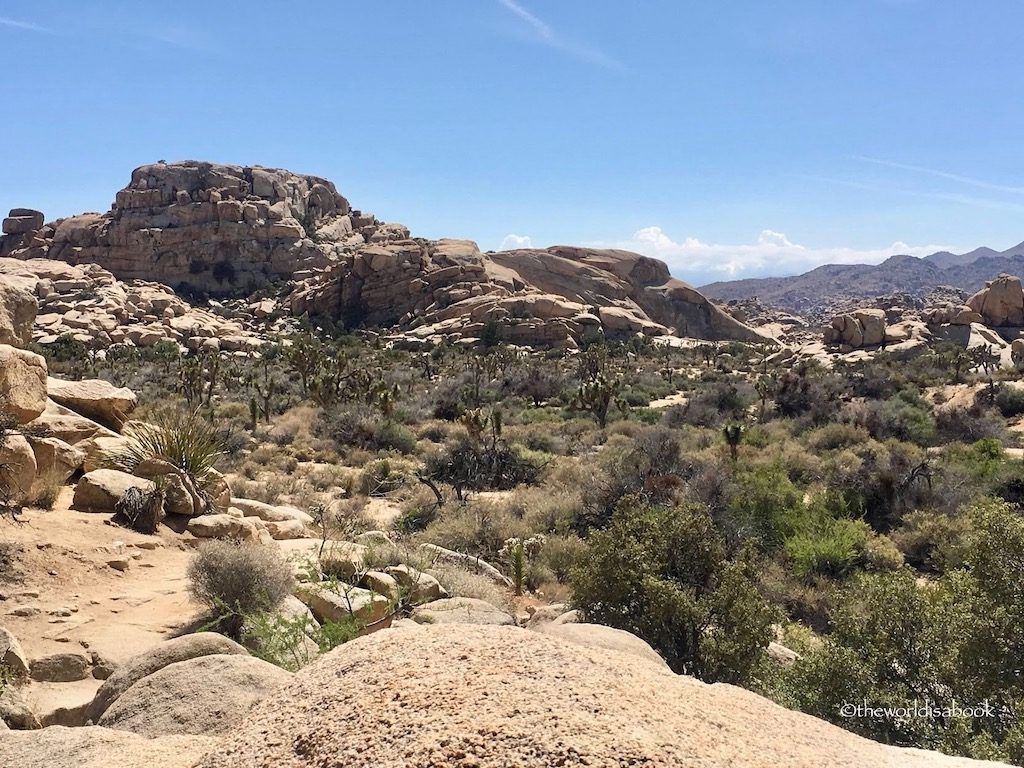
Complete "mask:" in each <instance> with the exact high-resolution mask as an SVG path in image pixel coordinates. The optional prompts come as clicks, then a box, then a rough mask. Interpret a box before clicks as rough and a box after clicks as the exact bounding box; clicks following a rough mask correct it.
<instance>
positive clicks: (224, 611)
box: [187, 540, 294, 638]
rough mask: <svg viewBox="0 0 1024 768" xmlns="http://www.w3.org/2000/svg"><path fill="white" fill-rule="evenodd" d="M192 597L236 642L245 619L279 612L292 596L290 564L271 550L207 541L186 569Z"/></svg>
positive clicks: (222, 630) (267, 547) (215, 623)
mask: <svg viewBox="0 0 1024 768" xmlns="http://www.w3.org/2000/svg"><path fill="white" fill-rule="evenodd" d="M187 574H188V580H189V584H188V589H189V593H190V594H191V595H192V596H193V597H194V598H195V599H196V600H197V601H199V602H200V603H202V604H204V605H205V606H206V607H207V608H209V610H210V612H211V614H212V615H213V617H214V625H213V626H215V627H216V628H217V629H218V631H221V632H224V633H225V634H227V635H229V636H231V637H235V638H238V637H240V636H241V631H242V626H243V623H244V620H245V617H246V616H251V615H255V614H259V613H265V612H268V611H270V610H272V609H273V608H275V607H276V606H277V605H278V604H279V603H280V602H281V601H282V600H284V598H286V597H287V596H288V595H290V594H291V592H292V586H293V582H294V579H293V577H292V567H291V565H290V564H289V563H288V562H287V561H286V560H285V559H284V558H283V557H282V556H281V551H280V550H279V549H278V548H277V547H276V546H273V545H265V544H247V543H241V544H238V543H234V542H228V541H218V540H211V541H207V542H203V543H202V544H201V545H200V546H199V550H198V551H197V552H196V554H195V555H194V556H193V557H192V559H191V560H190V561H189V564H188V571H187Z"/></svg>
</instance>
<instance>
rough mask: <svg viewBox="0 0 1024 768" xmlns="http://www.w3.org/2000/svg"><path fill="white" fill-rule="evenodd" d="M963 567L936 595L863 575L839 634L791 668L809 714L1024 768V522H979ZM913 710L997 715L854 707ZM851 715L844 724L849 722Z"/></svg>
mask: <svg viewBox="0 0 1024 768" xmlns="http://www.w3.org/2000/svg"><path fill="white" fill-rule="evenodd" d="M969 515H970V524H971V529H970V533H969V534H968V535H967V537H966V538H965V540H964V544H965V546H964V550H963V567H962V568H958V569H955V570H952V571H949V572H947V573H946V574H945V575H944V576H943V577H942V578H941V579H939V580H937V581H935V582H932V583H931V584H929V586H928V587H927V588H922V587H920V586H919V585H918V579H917V576H916V574H915V573H914V572H913V571H911V570H910V569H902V570H900V571H898V572H895V573H888V574H865V575H861V576H859V577H857V578H856V579H854V580H853V582H852V583H851V584H850V585H849V586H848V587H847V588H845V589H843V590H841V591H840V593H839V594H838V595H837V597H836V600H835V607H834V610H833V612H832V616H831V618H832V632H831V634H830V635H829V636H828V638H827V639H826V640H825V642H824V643H822V645H821V646H820V647H818V648H817V649H811V650H810V651H809V652H808V653H806V654H805V655H804V656H803V657H802V658H801V659H800V660H799V661H797V663H796V664H795V665H794V666H793V667H792V668H791V670H790V671H789V673H788V674H787V675H786V677H787V678H788V681H787V685H786V690H787V693H788V695H789V696H791V697H792V699H791V701H792V703H794V704H795V705H796V706H798V707H799V708H800V709H802V710H804V711H805V712H808V713H810V714H813V715H816V716H818V717H821V718H824V719H827V720H831V721H832V722H836V723H838V724H840V725H842V727H844V728H847V729H849V730H853V731H855V732H857V733H860V734H862V735H865V736H868V737H870V738H873V739H876V740H879V741H884V742H887V743H892V744H900V745H908V746H921V747H927V748H933V749H939V750H942V751H945V752H951V753H954V754H963V755H967V756H975V757H994V758H997V759H1001V760H1009V761H1014V762H1019V761H1020V760H1021V759H1022V758H1024V752H1022V751H1021V745H1022V742H1021V741H1020V735H1021V731H1020V727H1019V726H1020V720H1019V715H1018V707H1019V706H1020V702H1021V701H1024V682H1022V680H1021V677H1020V675H1019V673H1018V671H1019V669H1020V668H1021V665H1022V663H1024V652H1022V649H1024V594H1022V592H1021V590H1020V567H1021V564H1022V563H1024V519H1022V518H1021V517H1020V516H1019V515H1017V514H1015V513H1014V512H1012V511H1011V510H1010V509H1009V508H1008V507H1007V506H1006V505H1005V504H1001V503H996V502H984V503H981V504H978V505H976V506H975V507H974V508H972V510H970V512H969ZM865 700H866V701H869V702H872V704H873V705H874V706H876V707H886V706H892V707H897V708H898V707H904V708H905V707H907V706H908V705H911V704H913V703H915V702H917V703H919V704H923V703H924V700H927V702H928V703H929V704H930V705H931V706H933V707H938V708H943V707H949V706H952V705H953V704H954V703H956V704H959V705H961V706H967V707H974V706H976V705H979V704H987V705H988V706H989V710H988V711H986V712H984V713H982V714H980V715H979V716H975V717H970V716H968V717H960V718H953V719H949V718H944V717H938V718H936V717H931V716H928V715H927V714H921V715H916V714H914V713H911V714H910V715H909V716H902V715H901V716H896V715H893V716H889V717H882V718H878V717H872V716H870V714H869V713H866V714H865V715H864V716H853V717H851V716H850V715H849V714H848V713H846V712H844V710H842V709H841V708H842V705H843V704H846V703H850V702H860V701H865ZM844 715H846V716H844Z"/></svg>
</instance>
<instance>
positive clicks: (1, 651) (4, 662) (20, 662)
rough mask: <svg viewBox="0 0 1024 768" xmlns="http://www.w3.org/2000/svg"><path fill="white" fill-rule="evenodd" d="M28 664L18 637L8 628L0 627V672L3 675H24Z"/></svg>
mask: <svg viewBox="0 0 1024 768" xmlns="http://www.w3.org/2000/svg"><path fill="white" fill-rule="evenodd" d="M28 669H29V664H28V657H27V656H25V651H24V649H23V648H22V647H21V643H19V642H18V638H16V637H15V636H14V633H13V632H11V631H10V630H7V629H4V628H3V627H0V674H3V675H4V677H24V676H25V675H27V674H28Z"/></svg>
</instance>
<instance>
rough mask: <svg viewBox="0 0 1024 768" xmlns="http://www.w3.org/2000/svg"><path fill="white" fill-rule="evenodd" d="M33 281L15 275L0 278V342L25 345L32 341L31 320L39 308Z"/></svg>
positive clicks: (18, 345)
mask: <svg viewBox="0 0 1024 768" xmlns="http://www.w3.org/2000/svg"><path fill="white" fill-rule="evenodd" d="M33 283H34V281H32V280H26V279H23V278H16V277H5V278H4V279H2V280H0V344H11V345H13V346H15V347H26V346H28V344H29V343H30V342H31V341H32V321H33V320H35V319H36V311H37V310H38V308H39V304H38V302H37V300H36V297H35V293H34V285H33Z"/></svg>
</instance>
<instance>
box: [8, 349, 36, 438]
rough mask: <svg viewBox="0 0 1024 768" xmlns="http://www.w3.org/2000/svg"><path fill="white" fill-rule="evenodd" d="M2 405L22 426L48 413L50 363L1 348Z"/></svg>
mask: <svg viewBox="0 0 1024 768" xmlns="http://www.w3.org/2000/svg"><path fill="white" fill-rule="evenodd" d="M0 401H3V402H4V404H5V408H6V410H7V411H9V412H10V413H11V415H13V416H14V418H15V419H16V420H17V422H18V423H19V424H27V423H28V422H30V421H32V420H33V419H35V418H36V417H38V416H39V415H40V414H41V413H42V412H43V411H44V410H45V409H46V360H45V359H43V357H42V356H41V355H37V354H35V353H34V352H29V351H28V350H25V349H17V348H15V347H11V346H8V345H7V344H0Z"/></svg>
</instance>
